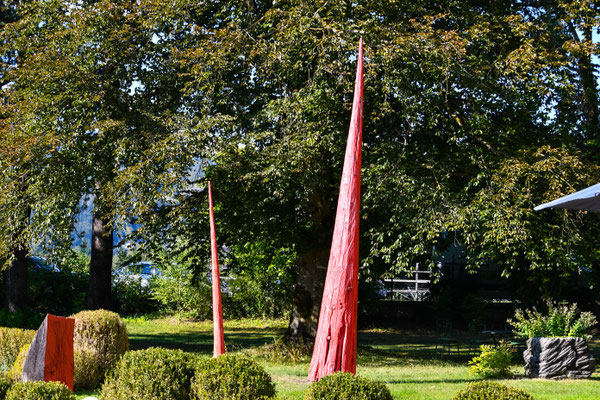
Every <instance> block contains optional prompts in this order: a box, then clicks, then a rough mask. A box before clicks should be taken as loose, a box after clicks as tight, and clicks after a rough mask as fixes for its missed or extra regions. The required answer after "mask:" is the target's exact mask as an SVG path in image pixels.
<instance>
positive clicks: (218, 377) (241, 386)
mask: <svg viewBox="0 0 600 400" xmlns="http://www.w3.org/2000/svg"><path fill="white" fill-rule="evenodd" d="M274 396H275V385H274V384H273V382H272V380H271V376H270V375H269V374H267V373H266V372H265V370H264V369H263V368H262V367H261V366H260V365H258V364H257V363H256V362H255V361H253V360H252V359H250V358H247V357H244V356H240V355H237V354H223V355H221V356H219V357H217V358H212V359H209V360H206V361H203V362H201V363H199V364H198V367H197V369H196V373H195V375H194V379H193V380H192V396H191V398H192V399H195V400H215V399H219V400H254V399H269V398H273V397H274Z"/></svg>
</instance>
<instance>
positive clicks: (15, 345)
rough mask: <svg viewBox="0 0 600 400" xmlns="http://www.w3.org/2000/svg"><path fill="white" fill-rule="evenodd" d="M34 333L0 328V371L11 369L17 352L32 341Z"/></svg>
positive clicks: (25, 330) (26, 330)
mask: <svg viewBox="0 0 600 400" xmlns="http://www.w3.org/2000/svg"><path fill="white" fill-rule="evenodd" d="M34 335H35V331H32V330H29V329H18V328H4V327H0V371H8V370H9V369H10V368H12V366H13V364H14V363H15V360H16V359H17V355H18V354H19V350H21V347H23V345H26V344H30V343H31V341H32V340H33V336H34Z"/></svg>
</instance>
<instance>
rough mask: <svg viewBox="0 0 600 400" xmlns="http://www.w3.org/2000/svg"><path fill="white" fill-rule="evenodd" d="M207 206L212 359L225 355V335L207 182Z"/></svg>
mask: <svg viewBox="0 0 600 400" xmlns="http://www.w3.org/2000/svg"><path fill="white" fill-rule="evenodd" d="M208 206H209V211H210V251H211V256H212V301H213V357H219V356H220V355H221V354H223V353H225V334H224V332H223V308H222V305H221V304H222V303H221V278H220V276H219V254H218V253H217V234H216V231H215V214H214V211H213V201H212V188H211V186H210V181H209V182H208Z"/></svg>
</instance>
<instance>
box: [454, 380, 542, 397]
mask: <svg viewBox="0 0 600 400" xmlns="http://www.w3.org/2000/svg"><path fill="white" fill-rule="evenodd" d="M452 400H533V397H532V396H531V395H530V394H529V393H527V392H525V391H523V390H521V389H515V388H512V387H510V386H506V385H501V384H499V383H496V382H488V381H482V382H474V383H469V384H468V385H467V387H466V388H465V389H463V390H462V391H461V392H459V393H458V394H457V395H456V396H454V397H453V398H452Z"/></svg>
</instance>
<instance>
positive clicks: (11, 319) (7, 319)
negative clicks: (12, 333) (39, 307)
mask: <svg viewBox="0 0 600 400" xmlns="http://www.w3.org/2000/svg"><path fill="white" fill-rule="evenodd" d="M45 317H46V314H42V313H39V312H37V311H33V310H31V309H27V310H24V311H17V312H14V313H9V312H7V311H6V310H0V326H5V327H11V328H21V329H29V330H35V329H37V328H39V326H40V324H41V322H42V321H43V320H44V318H45Z"/></svg>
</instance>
